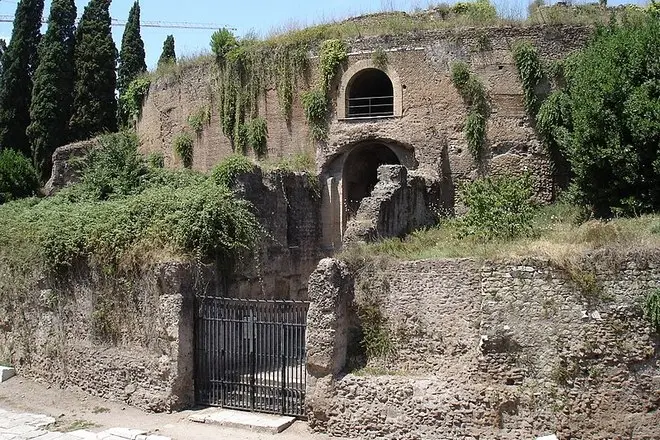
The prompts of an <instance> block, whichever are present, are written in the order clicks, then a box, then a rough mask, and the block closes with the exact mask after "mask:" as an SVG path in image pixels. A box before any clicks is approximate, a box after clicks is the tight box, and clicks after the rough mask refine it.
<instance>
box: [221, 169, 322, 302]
mask: <svg viewBox="0 0 660 440" xmlns="http://www.w3.org/2000/svg"><path fill="white" fill-rule="evenodd" d="M234 190H235V191H236V193H237V195H238V197H241V198H244V199H245V200H248V201H249V202H251V203H252V205H253V206H254V208H255V213H256V215H257V218H258V220H259V223H260V224H261V226H262V227H263V237H262V240H261V243H259V245H258V247H257V249H256V252H255V256H254V257H253V258H247V259H245V260H244V261H242V262H241V264H240V265H237V266H234V267H233V269H232V271H231V272H230V274H229V275H228V276H225V277H224V282H222V283H219V284H218V287H219V289H220V292H219V293H220V294H221V295H222V296H228V297H233V298H252V299H256V298H263V299H294V300H306V299H307V280H308V277H309V274H310V273H312V271H313V270H314V269H315V268H316V265H317V263H318V261H319V260H320V259H321V258H322V254H323V251H322V250H321V244H320V243H321V227H320V206H321V205H320V194H319V184H318V180H317V178H316V177H315V176H310V175H308V174H303V173H292V172H284V171H269V172H262V171H261V170H259V169H257V170H256V171H255V172H254V173H249V174H243V175H241V176H238V178H237V182H236V184H235V185H234ZM225 269H226V268H223V267H222V266H220V267H219V268H218V273H219V274H221V275H222V274H223V273H225V272H226V270H225Z"/></svg>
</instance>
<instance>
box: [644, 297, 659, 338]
mask: <svg viewBox="0 0 660 440" xmlns="http://www.w3.org/2000/svg"><path fill="white" fill-rule="evenodd" d="M644 315H645V316H646V317H647V318H648V320H649V321H650V322H651V325H652V326H653V328H654V329H655V331H656V332H658V333H660V289H655V290H653V291H652V292H649V294H648V295H646V299H645V301H644Z"/></svg>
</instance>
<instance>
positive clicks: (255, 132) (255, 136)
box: [247, 117, 268, 157]
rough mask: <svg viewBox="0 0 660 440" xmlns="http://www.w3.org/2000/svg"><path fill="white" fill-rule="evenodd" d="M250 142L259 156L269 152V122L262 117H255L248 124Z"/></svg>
mask: <svg viewBox="0 0 660 440" xmlns="http://www.w3.org/2000/svg"><path fill="white" fill-rule="evenodd" d="M247 131H248V144H249V146H250V148H252V151H254V154H255V155H256V156H257V157H264V156H265V155H266V154H267V153H268V124H267V123H266V120H265V119H264V118H261V117H257V118H254V119H253V120H251V121H250V122H249V123H248V124H247Z"/></svg>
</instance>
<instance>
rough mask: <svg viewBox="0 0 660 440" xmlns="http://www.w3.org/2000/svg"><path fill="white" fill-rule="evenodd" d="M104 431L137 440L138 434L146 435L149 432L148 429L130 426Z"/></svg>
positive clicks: (129, 439)
mask: <svg viewBox="0 0 660 440" xmlns="http://www.w3.org/2000/svg"><path fill="white" fill-rule="evenodd" d="M104 432H105V433H108V434H110V435H114V436H116V437H120V438H123V439H127V440H135V439H136V438H137V436H138V435H145V434H146V433H147V431H144V430H141V429H130V428H110V429H108V430H107V431H104Z"/></svg>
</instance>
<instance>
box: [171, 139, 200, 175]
mask: <svg viewBox="0 0 660 440" xmlns="http://www.w3.org/2000/svg"><path fill="white" fill-rule="evenodd" d="M172 149H173V150H174V154H176V155H177V157H178V158H179V159H181V162H183V166H184V168H191V167H192V164H193V153H194V149H195V141H194V140H193V138H192V136H190V133H188V132H187V131H184V132H181V133H179V134H178V135H177V136H176V137H175V138H174V140H173V141H172Z"/></svg>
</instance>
